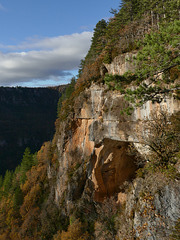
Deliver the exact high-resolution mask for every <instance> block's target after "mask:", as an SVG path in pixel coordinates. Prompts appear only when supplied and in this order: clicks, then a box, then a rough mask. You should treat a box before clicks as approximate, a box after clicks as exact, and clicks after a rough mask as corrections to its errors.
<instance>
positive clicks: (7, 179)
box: [3, 170, 13, 193]
mask: <svg viewBox="0 0 180 240" xmlns="http://www.w3.org/2000/svg"><path fill="white" fill-rule="evenodd" d="M12 176H13V173H12V172H11V171H9V170H7V171H6V173H5V176H4V181H3V189H4V192H5V193H8V191H9V190H10V189H11V186H12Z"/></svg>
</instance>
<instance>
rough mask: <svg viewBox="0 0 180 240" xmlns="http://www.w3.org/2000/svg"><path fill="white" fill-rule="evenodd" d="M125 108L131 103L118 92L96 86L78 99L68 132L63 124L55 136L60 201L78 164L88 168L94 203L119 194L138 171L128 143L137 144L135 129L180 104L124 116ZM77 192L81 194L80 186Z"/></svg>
mask: <svg viewBox="0 0 180 240" xmlns="http://www.w3.org/2000/svg"><path fill="white" fill-rule="evenodd" d="M126 106H128V104H127V102H125V101H124V98H123V96H122V95H121V94H120V93H119V92H111V91H107V89H106V88H105V87H103V86H97V85H92V86H91V87H90V88H89V89H87V90H86V91H84V92H83V93H82V94H80V96H79V97H78V98H77V100H76V103H75V115H74V118H73V121H72V122H71V125H70V126H69V129H67V125H66V124H65V123H64V125H63V124H61V125H60V129H59V130H58V132H59V134H57V136H56V138H57V146H58V151H59V165H60V167H59V171H58V180H57V186H56V201H57V202H59V201H60V199H62V196H63V194H64V191H65V190H66V189H67V182H68V174H67V173H68V171H70V169H71V171H72V173H71V174H72V175H73V173H75V172H76V169H77V165H83V166H84V168H87V169H88V174H87V178H88V179H89V180H90V181H91V182H92V183H93V186H94V199H95V200H97V201H102V200H103V199H104V198H105V197H107V196H112V195H113V194H114V193H115V192H119V187H120V186H121V184H122V183H123V182H124V181H126V180H129V179H131V178H132V177H133V175H134V173H135V171H136V169H137V166H136V164H135V160H134V159H133V157H132V156H128V153H127V148H128V144H129V142H135V143H136V142H137V136H136V131H135V129H137V128H138V129H139V126H141V124H143V121H145V120H147V119H150V114H151V112H152V111H153V110H157V109H158V108H160V107H165V108H166V109H167V111H168V112H169V113H171V114H172V113H175V112H176V111H178V102H177V100H176V99H174V98H173V97H171V98H169V99H165V101H163V102H162V103H161V104H160V105H159V104H152V103H151V102H147V103H146V104H145V105H143V106H142V108H139V109H136V110H135V111H134V112H133V113H132V115H131V116H128V115H122V114H121V109H122V108H123V107H126ZM142 134H143V133H142ZM67 135H68V137H67ZM67 138H69V139H67ZM84 171H85V170H84ZM83 181H84V177H83ZM84 185H85V183H84ZM69 188H70V187H69ZM81 189H82V187H81ZM74 191H79V189H78V184H77V189H76V190H74ZM82 191H83V190H82ZM69 200H70V199H69Z"/></svg>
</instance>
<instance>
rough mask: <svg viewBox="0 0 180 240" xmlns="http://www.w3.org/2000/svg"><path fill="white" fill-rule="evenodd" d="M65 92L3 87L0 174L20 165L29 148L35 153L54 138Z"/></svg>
mask: <svg viewBox="0 0 180 240" xmlns="http://www.w3.org/2000/svg"><path fill="white" fill-rule="evenodd" d="M64 89H65V85H64V86H59V87H54V88H53V87H52V88H22V87H15V88H10V87H0V174H4V173H5V171H6V170H7V169H8V170H11V169H14V168H15V167H16V166H17V165H18V164H19V163H20V162H21V160H22V156H23V153H24V150H25V148H26V147H29V148H30V149H31V151H32V152H33V153H34V152H36V151H37V150H39V148H40V146H41V145H42V144H43V142H45V141H48V140H49V139H51V138H52V137H53V134H54V131H55V128H54V122H55V120H56V117H57V102H58V99H59V97H60V96H61V94H62V92H63V90H64Z"/></svg>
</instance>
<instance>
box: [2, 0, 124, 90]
mask: <svg viewBox="0 0 180 240" xmlns="http://www.w3.org/2000/svg"><path fill="white" fill-rule="evenodd" d="M119 3H120V1H119V0H91V1H85V0H76V1H74V0H63V1H62V0H16V1H15V0H0V31H1V34H0V86H23V87H41V86H42V87H43V86H54V85H61V84H66V83H68V82H69V81H70V79H71V78H72V77H73V76H76V75H77V73H78V67H79V64H80V60H81V59H83V58H84V57H85V56H86V54H87V52H88V50H89V47H90V44H91V38H92V36H93V29H94V28H95V26H96V24H97V22H98V21H100V20H101V19H105V20H108V19H109V18H110V17H112V14H111V13H110V10H111V8H113V9H117V8H118V6H119Z"/></svg>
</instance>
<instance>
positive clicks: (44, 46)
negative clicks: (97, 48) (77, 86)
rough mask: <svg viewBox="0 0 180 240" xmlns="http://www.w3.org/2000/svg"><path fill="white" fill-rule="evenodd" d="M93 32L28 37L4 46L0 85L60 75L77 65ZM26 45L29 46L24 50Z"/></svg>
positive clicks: (0, 54) (17, 83)
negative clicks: (18, 43) (13, 44)
mask: <svg viewBox="0 0 180 240" xmlns="http://www.w3.org/2000/svg"><path fill="white" fill-rule="evenodd" d="M91 38H92V32H83V33H81V34H79V33H75V34H72V35H67V36H58V37H53V38H44V39H29V40H28V41H25V42H23V43H22V44H20V45H17V46H3V45H0V47H1V49H2V48H4V49H6V50H7V49H8V50H10V52H6V53H3V52H0V85H4V86H11V85H21V83H22V82H29V81H33V80H34V79H38V80H42V81H45V80H48V79H58V80H59V79H60V78H61V76H62V77H63V76H66V75H68V74H69V75H70V74H71V73H70V72H71V71H72V70H74V69H77V68H78V66H79V63H80V60H81V59H83V58H84V57H85V55H86V53H87V51H88V49H89V47H90V42H91V41H90V40H91ZM27 49H28V50H27Z"/></svg>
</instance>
